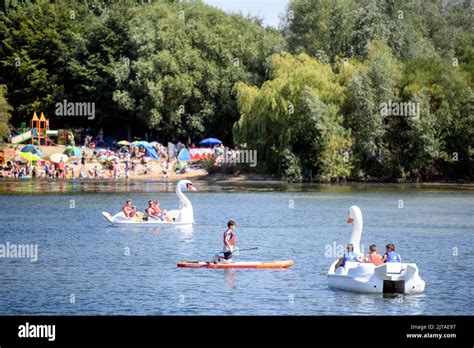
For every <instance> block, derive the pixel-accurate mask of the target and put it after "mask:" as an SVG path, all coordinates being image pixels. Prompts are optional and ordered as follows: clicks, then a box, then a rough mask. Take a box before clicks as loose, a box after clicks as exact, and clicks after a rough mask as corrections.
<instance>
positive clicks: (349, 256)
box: [335, 244, 360, 270]
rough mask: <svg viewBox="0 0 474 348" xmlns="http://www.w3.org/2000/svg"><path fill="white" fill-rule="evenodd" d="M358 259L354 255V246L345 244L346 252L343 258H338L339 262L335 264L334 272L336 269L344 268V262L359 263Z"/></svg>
mask: <svg viewBox="0 0 474 348" xmlns="http://www.w3.org/2000/svg"><path fill="white" fill-rule="evenodd" d="M359 261H360V260H359V257H358V256H357V255H356V254H355V253H354V245H352V244H347V252H346V253H345V254H344V256H342V257H340V258H339V260H338V261H337V263H336V267H335V270H336V269H337V268H338V267H344V265H345V264H346V262H359Z"/></svg>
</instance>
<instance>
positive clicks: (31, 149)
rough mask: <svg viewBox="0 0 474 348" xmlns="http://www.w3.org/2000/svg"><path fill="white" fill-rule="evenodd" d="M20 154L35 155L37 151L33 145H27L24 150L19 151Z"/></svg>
mask: <svg viewBox="0 0 474 348" xmlns="http://www.w3.org/2000/svg"><path fill="white" fill-rule="evenodd" d="M21 152H31V153H37V152H38V149H37V148H36V147H35V146H34V145H31V144H28V145H26V146H25V147H24V148H22V149H21Z"/></svg>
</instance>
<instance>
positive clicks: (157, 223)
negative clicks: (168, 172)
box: [102, 180, 196, 227]
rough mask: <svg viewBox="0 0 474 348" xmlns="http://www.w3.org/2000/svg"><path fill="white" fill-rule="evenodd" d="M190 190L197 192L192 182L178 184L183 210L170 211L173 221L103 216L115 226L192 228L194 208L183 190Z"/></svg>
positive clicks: (106, 214) (116, 215)
mask: <svg viewBox="0 0 474 348" xmlns="http://www.w3.org/2000/svg"><path fill="white" fill-rule="evenodd" d="M183 188H189V189H191V190H196V189H195V188H194V187H193V186H192V182H191V181H190V180H181V181H180V182H178V183H177V184H176V194H177V195H178V197H179V199H180V201H181V204H182V208H181V209H179V210H168V211H167V214H168V216H169V217H170V218H171V219H172V220H173V221H162V220H160V219H150V218H149V219H148V220H147V221H135V220H133V219H130V218H127V217H126V216H125V214H124V213H123V212H119V213H117V214H115V215H112V214H110V213H107V212H102V216H103V217H104V218H105V219H106V220H107V221H108V222H109V223H110V224H112V225H114V226H134V227H173V226H191V225H192V224H193V223H194V212H193V206H192V204H191V202H190V201H189V199H188V198H187V197H186V196H185V195H184V193H183V191H182V189H183Z"/></svg>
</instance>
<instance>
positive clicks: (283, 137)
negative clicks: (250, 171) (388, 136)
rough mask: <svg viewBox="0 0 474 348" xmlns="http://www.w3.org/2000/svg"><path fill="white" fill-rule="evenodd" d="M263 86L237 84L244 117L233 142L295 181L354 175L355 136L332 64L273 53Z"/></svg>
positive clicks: (301, 55) (266, 168)
mask: <svg viewBox="0 0 474 348" xmlns="http://www.w3.org/2000/svg"><path fill="white" fill-rule="evenodd" d="M268 65H269V72H268V73H269V79H268V80H267V81H266V82H265V83H264V84H263V85H262V86H261V87H260V88H258V87H255V86H249V85H247V84H244V83H239V84H237V86H236V90H237V103H238V106H239V111H240V115H241V117H240V119H239V121H238V122H236V123H235V125H234V141H235V142H236V143H237V144H239V145H240V146H245V147H246V148H247V149H251V150H257V154H258V158H259V163H264V165H265V168H263V169H264V170H268V171H272V172H277V173H279V174H280V175H281V176H282V177H283V178H285V179H287V180H290V181H302V180H321V181H327V180H331V179H339V178H343V177H346V176H348V175H349V174H350V168H351V166H350V163H349V162H348V161H346V157H345V152H346V151H348V150H349V149H350V146H351V140H350V134H349V132H348V131H347V130H345V129H344V127H343V126H342V123H343V117H342V115H341V114H340V110H339V105H341V103H342V99H343V96H344V89H343V87H342V86H341V85H340V83H339V80H338V77H337V76H336V74H334V72H333V71H332V70H331V67H330V66H329V65H328V64H324V63H320V62H318V61H317V60H315V59H312V58H310V57H309V56H308V55H306V54H304V53H303V54H300V55H298V56H293V55H291V54H289V53H281V54H280V53H278V54H274V55H272V56H271V57H270V59H269V62H268Z"/></svg>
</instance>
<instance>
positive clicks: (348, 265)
mask: <svg viewBox="0 0 474 348" xmlns="http://www.w3.org/2000/svg"><path fill="white" fill-rule="evenodd" d="M356 267H359V262H354V261H346V262H345V263H344V268H345V269H351V268H356Z"/></svg>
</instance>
